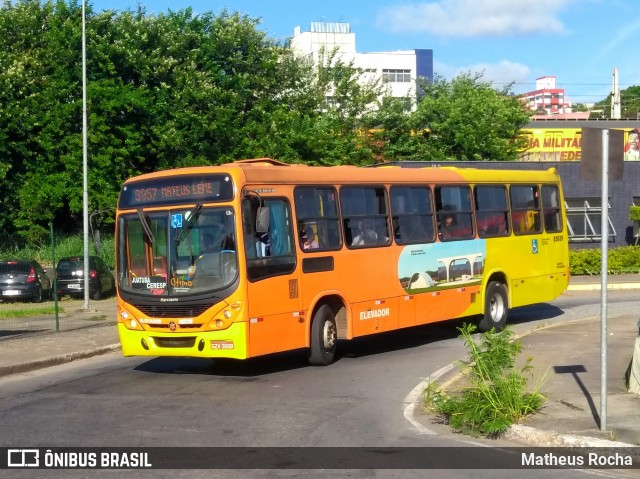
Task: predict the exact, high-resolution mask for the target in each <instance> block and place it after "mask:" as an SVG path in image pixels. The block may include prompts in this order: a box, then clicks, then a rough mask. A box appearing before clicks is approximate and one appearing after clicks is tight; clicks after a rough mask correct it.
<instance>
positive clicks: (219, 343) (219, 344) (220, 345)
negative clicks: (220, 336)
mask: <svg viewBox="0 0 640 479" xmlns="http://www.w3.org/2000/svg"><path fill="white" fill-rule="evenodd" d="M211 349H234V345H233V341H223V340H216V341H211Z"/></svg>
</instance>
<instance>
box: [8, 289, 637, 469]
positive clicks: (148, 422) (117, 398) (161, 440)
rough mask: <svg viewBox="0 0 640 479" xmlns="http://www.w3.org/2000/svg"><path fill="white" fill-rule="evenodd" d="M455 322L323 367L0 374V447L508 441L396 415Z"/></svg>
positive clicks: (546, 311)
mask: <svg viewBox="0 0 640 479" xmlns="http://www.w3.org/2000/svg"><path fill="white" fill-rule="evenodd" d="M635 296H637V295H635V294H634V293H632V292H620V293H617V292H616V293H615V294H610V295H609V308H610V314H616V311H625V312H628V311H629V310H630V308H633V309H636V310H637V308H638V306H640V301H638V300H636V299H635ZM598 314H599V293H568V294H565V295H563V297H561V298H560V299H558V300H556V301H555V302H553V303H549V304H544V305H539V306H535V307H531V308H522V309H520V310H515V311H513V314H512V319H513V323H514V328H516V330H517V329H526V328H532V327H537V326H538V325H539V324H540V323H542V322H545V321H549V320H563V319H566V320H571V319H577V318H579V317H585V316H588V315H591V316H597V315H598ZM457 324H459V323H456V322H449V323H442V324H438V325H431V326H427V327H420V328H412V329H410V330H405V331H400V332H395V333H391V334H386V335H380V336H376V337H372V338H366V339H359V340H356V341H353V342H351V343H349V344H347V345H344V346H345V347H343V348H341V354H340V357H339V359H338V361H337V362H336V363H335V364H333V365H331V366H329V367H311V366H309V365H308V364H307V362H306V358H305V356H304V354H302V353H299V352H295V353H287V354H281V355H275V356H271V357H267V358H258V359H255V360H249V361H245V362H235V361H227V360H225V361H222V360H217V361H211V360H199V359H181V358H153V359H148V358H123V357H121V356H120V355H119V354H116V353H114V354H109V355H106V356H101V357H96V358H92V359H88V360H83V361H76V362H73V363H69V364H67V365H62V366H58V367H54V368H48V369H45V370H40V371H36V372H33V373H29V374H24V375H19V376H13V377H9V378H6V379H3V380H1V381H0V429H1V430H2V434H0V446H5V447H15V446H16V445H19V446H21V447H28V446H29V445H33V446H40V447H54V446H55V447H63V446H70V447H78V446H87V447H116V446H118V447H138V446H145V447H152V446H155V447H159V446H163V447H171V448H185V447H194V446H207V447H214V446H248V447H260V446H265V447H267V446H269V447H270V446H292V447H296V446H305V447H315V446H320V447H327V446H333V447H348V446H366V447H374V446H381V447H395V446H401V447H404V446H407V447H417V446H438V447H439V446H450V447H460V446H469V445H470V444H476V445H484V446H490V447H494V448H495V447H500V446H508V445H509V444H508V443H505V442H501V441H485V440H472V439H471V438H469V437H466V436H461V435H457V436H456V435H452V434H440V433H439V432H438V431H435V430H434V431H425V430H421V429H419V428H416V427H415V425H414V424H412V423H411V422H409V421H408V420H407V419H406V418H405V416H404V410H405V407H406V404H405V400H406V398H407V395H408V394H409V393H410V392H411V391H412V389H413V388H414V387H415V386H416V385H417V384H419V383H420V382H421V381H422V380H423V379H424V378H425V377H428V376H429V375H431V374H433V373H435V372H436V371H438V370H439V369H440V368H442V367H444V366H447V365H449V364H451V363H452V362H453V361H455V360H457V359H459V358H461V357H464V356H465V351H464V347H463V344H462V342H461V341H460V340H459V339H458V337H457V330H456V329H455V326H456V325H457ZM180 451H181V450H175V454H180ZM464 460H465V459H464V458H461V461H464ZM6 472H12V473H15V472H17V471H0V477H22V476H20V475H7V476H4V475H3V473H6ZM20 472H23V471H20ZM24 472H29V473H30V474H28V475H24V477H29V478H33V477H105V474H104V471H102V473H100V471H70V470H65V471H34V470H32V471H24ZM113 472H114V473H115V472H116V471H113ZM602 472H604V473H605V474H604V475H607V474H608V473H607V472H606V471H602ZM76 473H77V474H76ZM94 473H95V474H94ZM203 473H204V471H188V470H182V471H171V470H154V471H134V472H128V473H127V475H128V476H129V475H132V477H203V475H204V474H203ZM513 473H514V471H509V470H497V471H492V470H483V469H479V470H473V469H460V470H438V471H437V477H444V478H448V477H451V478H454V477H455V478H465V477H468V478H471V477H474V478H487V479H488V478H496V477H498V478H500V477H505V478H506V477H511V476H512V475H513ZM39 474H40V475H39ZM429 474H430V473H429V471H425V470H415V471H405V470H368V469H363V470H350V471H338V472H336V471H331V470H308V471H298V470H286V469H285V470H277V471H244V472H242V473H241V474H240V473H239V471H207V474H206V475H207V476H208V477H347V476H348V477H363V478H364V477H367V478H368V477H394V478H395V477H398V478H402V477H424V476H425V475H429ZM518 474H519V475H521V476H524V477H526V478H552V477H554V478H555V477H568V478H573V477H576V478H577V477H584V474H585V473H584V472H581V471H569V470H564V471H561V474H559V471H557V470H556V471H553V470H552V471H545V470H525V471H518ZM112 475H113V474H112ZM115 476H116V477H120V475H119V474H115Z"/></svg>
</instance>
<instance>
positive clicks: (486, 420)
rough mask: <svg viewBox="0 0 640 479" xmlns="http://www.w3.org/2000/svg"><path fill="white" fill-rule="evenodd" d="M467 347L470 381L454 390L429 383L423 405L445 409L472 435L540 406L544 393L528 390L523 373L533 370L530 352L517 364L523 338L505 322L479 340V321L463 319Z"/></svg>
mask: <svg viewBox="0 0 640 479" xmlns="http://www.w3.org/2000/svg"><path fill="white" fill-rule="evenodd" d="M458 329H459V331H460V332H461V337H462V339H463V341H464V343H465V345H466V346H467V349H468V350H469V355H470V359H469V360H468V361H466V362H461V363H460V369H461V371H462V373H463V375H464V377H465V379H466V382H467V387H466V388H465V389H464V391H463V392H461V393H460V392H458V393H454V394H452V395H449V394H447V393H446V392H444V391H442V390H440V389H439V388H438V387H437V385H436V384H430V385H429V387H428V388H427V390H426V391H425V406H426V407H427V408H429V409H432V410H435V411H436V412H437V413H438V414H441V415H442V416H443V417H444V418H445V419H446V420H447V421H448V423H449V425H450V426H451V428H452V429H453V430H454V431H456V432H463V433H466V434H470V435H472V436H479V435H485V436H496V435H498V434H500V433H502V432H504V431H505V430H506V429H508V428H509V426H511V425H512V424H513V423H515V422H517V421H518V420H520V419H521V418H522V417H524V416H527V415H529V414H532V413H534V412H536V411H537V410H538V409H540V407H541V406H542V403H543V401H544V396H543V395H542V394H540V393H539V392H538V391H539V389H540V385H541V384H538V385H537V386H536V388H535V389H534V391H533V392H528V391H527V379H526V377H525V374H527V373H529V371H530V370H531V364H530V363H531V358H528V359H527V360H526V362H525V365H524V366H523V367H521V368H518V366H517V364H516V360H517V357H518V355H519V354H520V352H521V350H522V344H521V343H520V342H519V341H512V332H511V330H510V329H509V328H505V329H504V330H503V331H502V332H500V333H496V332H495V331H494V330H492V331H489V332H487V333H484V334H483V335H482V337H481V341H480V344H476V342H475V341H474V340H473V338H472V336H471V335H472V333H473V332H474V331H475V329H476V327H475V325H472V324H465V325H463V326H462V327H461V328H458Z"/></svg>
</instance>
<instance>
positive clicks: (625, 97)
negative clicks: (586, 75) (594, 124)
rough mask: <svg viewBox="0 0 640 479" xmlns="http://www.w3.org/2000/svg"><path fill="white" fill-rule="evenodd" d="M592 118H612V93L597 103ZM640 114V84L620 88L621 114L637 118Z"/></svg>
mask: <svg viewBox="0 0 640 479" xmlns="http://www.w3.org/2000/svg"><path fill="white" fill-rule="evenodd" d="M593 109H594V113H592V114H591V116H590V118H611V93H609V95H608V96H607V98H605V99H604V100H602V101H599V102H597V103H595V105H594V107H593ZM639 114H640V86H630V87H628V88H625V89H623V90H620V116H621V118H631V119H633V120H635V119H636V118H638V115H639Z"/></svg>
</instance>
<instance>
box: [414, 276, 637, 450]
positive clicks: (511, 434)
mask: <svg viewBox="0 0 640 479" xmlns="http://www.w3.org/2000/svg"><path fill="white" fill-rule="evenodd" d="M620 284H622V283H618V285H620ZM633 284H635V285H637V283H633ZM585 286H592V285H585ZM597 287H598V289H600V285H597ZM636 287H637V286H636ZM592 319H593V318H582V319H576V320H574V321H572V322H580V321H587V320H592ZM565 324H566V323H565ZM557 325H558V324H557V323H556V322H555V321H554V322H552V323H548V324H545V325H544V326H543V327H542V328H534V329H531V330H528V331H526V332H523V333H520V334H517V335H516V338H517V339H520V338H522V337H524V336H527V335H529V334H532V333H534V332H536V331H540V330H541V329H547V328H551V327H554V326H557ZM453 369H455V363H451V364H450V365H449V366H446V367H444V368H441V369H439V370H438V371H436V372H435V373H434V374H432V375H430V376H429V378H428V379H427V380H425V381H421V382H420V384H418V385H417V386H416V387H415V388H414V390H413V391H412V392H411V393H410V394H409V395H408V396H407V398H406V399H405V401H407V399H409V398H413V399H414V404H413V407H406V408H405V410H404V415H405V417H406V418H407V419H408V420H409V422H411V423H412V424H413V425H414V426H415V425H416V424H417V423H419V421H418V420H417V419H416V418H415V415H416V411H420V410H421V409H420V407H419V406H420V403H419V402H420V401H421V399H422V394H421V391H419V389H420V388H421V387H422V390H424V389H425V388H426V387H427V386H428V384H429V383H433V382H438V381H439V380H440V378H442V377H443V376H445V375H446V374H447V373H449V372H451V371H452V370H453ZM460 377H462V374H461V373H457V374H455V375H453V376H452V377H451V378H449V379H448V380H447V381H445V382H444V383H443V384H442V385H441V388H443V389H444V388H445V386H446V387H450V386H451V385H452V384H453V383H455V382H456V381H458V380H460ZM419 430H420V429H419ZM428 431H429V433H430V434H435V432H433V431H430V430H428ZM501 437H503V438H505V439H508V440H512V441H516V442H519V443H522V444H525V445H529V446H534V447H545V446H546V447H609V448H616V447H618V448H619V447H626V448H628V447H637V446H636V445H634V444H629V443H625V442H619V441H610V440H607V439H599V438H595V437H590V436H580V435H576V434H568V433H560V432H556V431H547V430H542V429H537V428H534V427H531V426H523V425H520V424H514V425H512V426H511V427H509V429H507V430H506V431H505V432H504V433H503V435H502V436H501Z"/></svg>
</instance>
